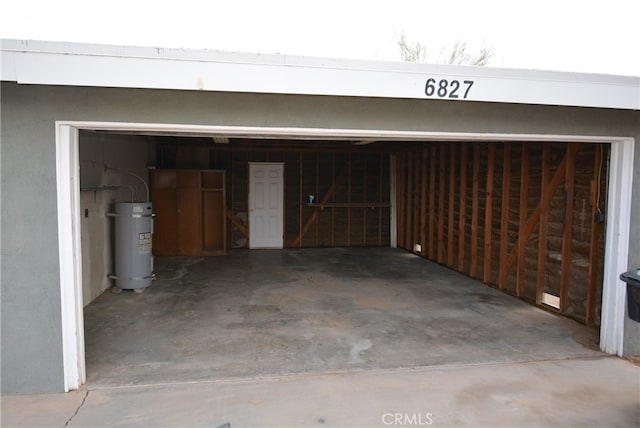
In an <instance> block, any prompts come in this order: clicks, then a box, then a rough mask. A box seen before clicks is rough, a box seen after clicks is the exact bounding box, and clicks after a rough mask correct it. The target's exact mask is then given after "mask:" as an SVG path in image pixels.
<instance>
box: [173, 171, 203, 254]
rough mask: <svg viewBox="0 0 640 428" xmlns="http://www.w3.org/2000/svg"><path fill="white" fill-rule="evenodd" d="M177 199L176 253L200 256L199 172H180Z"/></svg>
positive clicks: (200, 206) (200, 212) (200, 205)
mask: <svg viewBox="0 0 640 428" xmlns="http://www.w3.org/2000/svg"><path fill="white" fill-rule="evenodd" d="M177 197H178V201H177V204H178V218H177V229H178V251H179V253H180V254H184V255H190V256H197V255H200V253H201V252H202V204H201V196H200V171H196V170H194V171H180V173H179V174H178V193H177Z"/></svg>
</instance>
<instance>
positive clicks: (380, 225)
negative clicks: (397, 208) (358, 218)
mask: <svg viewBox="0 0 640 428" xmlns="http://www.w3.org/2000/svg"><path fill="white" fill-rule="evenodd" d="M378 171H379V173H378V200H379V201H380V202H382V198H383V196H382V189H383V188H382V177H384V174H383V171H384V156H383V155H382V153H380V167H379V169H378ZM378 245H382V210H378Z"/></svg>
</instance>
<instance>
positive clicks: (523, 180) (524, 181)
mask: <svg viewBox="0 0 640 428" xmlns="http://www.w3.org/2000/svg"><path fill="white" fill-rule="evenodd" d="M521 146H522V162H521V165H520V220H519V223H518V225H519V231H518V235H520V234H522V233H523V232H524V226H525V224H526V221H527V214H528V212H527V209H528V200H529V194H528V190H529V149H528V148H527V144H521ZM526 249H527V241H525V240H520V241H518V262H517V263H518V264H517V268H516V269H517V270H516V295H517V296H522V295H523V294H524V279H525V278H524V276H525V266H526V261H525V256H526Z"/></svg>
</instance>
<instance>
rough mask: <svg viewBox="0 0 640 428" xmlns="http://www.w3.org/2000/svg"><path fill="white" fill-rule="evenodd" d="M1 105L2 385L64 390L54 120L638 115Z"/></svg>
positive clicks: (592, 119)
mask: <svg viewBox="0 0 640 428" xmlns="http://www.w3.org/2000/svg"><path fill="white" fill-rule="evenodd" d="M1 106H2V112H1V119H2V125H1V140H2V146H1V153H0V155H1V178H2V208H1V209H2V213H1V214H2V220H1V221H2V243H1V244H2V247H1V252H2V254H1V256H2V289H1V292H2V306H1V308H0V309H1V312H2V341H1V347H2V355H1V360H2V392H3V393H29V392H53V391H62V390H63V373H62V343H61V341H62V334H61V325H60V322H61V321H60V284H59V269H58V231H57V207H56V174H55V135H54V123H55V121H56V120H93V121H117V122H147V123H174V124H200V125H246V126H282V127H313V128H347V129H349V128H351V129H388V130H408V131H437V132H447V131H450V132H453V131H455V132H482V133H487V132H490V133H536V134H572V135H576V134H580V135H612V136H631V137H634V138H636V141H637V140H638V139H640V112H637V111H616V110H603V109H592V108H570V107H547V106H527V105H508V104H492V103H477V102H462V101H439V100H404V99H377V98H352V97H326V96H301V95H271V94H261V95H258V94H246V93H242V94H241V93H217V92H197V91H192V92H190V91H168V90H135V89H109V88H89V87H86V88H84V87H53V86H28V85H17V84H15V83H9V82H3V83H2V92H1ZM639 160H640V150H636V164H639V163H638V161H639ZM635 183H636V184H635V185H634V193H633V194H634V198H633V211H632V216H633V218H640V217H639V216H640V169H636V175H635ZM611 197H612V198H613V197H615V195H611ZM639 238H640V224H638V223H637V222H634V224H632V236H631V248H630V254H631V260H630V266H640V242H638V241H639V240H640V239H639ZM628 324H630V323H628ZM636 324H637V323H636ZM638 326H640V324H638V325H628V326H627V334H626V335H627V342H626V346H627V349H626V350H625V351H627V353H630V354H633V353H640V339H639V338H640V333H638V332H640V329H638Z"/></svg>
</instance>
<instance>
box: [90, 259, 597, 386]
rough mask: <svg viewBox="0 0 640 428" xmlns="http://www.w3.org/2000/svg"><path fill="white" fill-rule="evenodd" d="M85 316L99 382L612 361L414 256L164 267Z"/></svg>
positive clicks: (512, 302) (514, 304)
mask: <svg viewBox="0 0 640 428" xmlns="http://www.w3.org/2000/svg"><path fill="white" fill-rule="evenodd" d="M156 272H157V277H158V279H157V281H155V282H154V284H153V285H152V286H151V287H150V288H148V289H147V290H146V291H145V292H144V293H143V294H135V293H132V292H123V293H121V294H112V293H108V292H107V293H104V294H103V295H102V296H100V297H99V298H98V299H97V300H96V301H94V302H93V303H91V304H90V305H89V306H88V307H87V308H86V310H85V338H86V339H85V340H86V364H87V375H88V376H87V377H88V384H89V385H90V386H122V385H148V384H158V383H167V382H185V381H187V382H189V381H205V380H221V379H227V380H228V379H247V378H260V377H265V376H282V375H290V374H303V373H316V374H317V373H336V372H343V371H353V370H371V369H390V368H407V367H425V366H441V365H459V364H483V363H495V362H519V361H535V360H547V359H562V358H575V357H593V356H600V355H601V354H600V352H599V351H598V350H597V345H596V342H597V339H598V337H597V336H598V334H597V331H596V330H595V329H588V328H585V327H583V326H581V325H579V324H577V323H576V322H574V321H571V320H568V319H564V318H561V317H558V316H555V315H553V314H550V313H547V312H545V311H543V310H540V309H538V308H535V307H532V306H531V305H528V304H526V303H523V302H521V301H519V300H517V299H515V298H512V297H510V296H507V295H505V294H503V293H502V292H499V291H496V290H494V289H492V288H490V287H487V286H485V285H483V284H481V283H479V282H477V281H474V280H471V279H469V278H466V277H465V276H462V275H459V274H457V273H455V272H453V271H451V270H449V269H446V268H444V267H441V266H439V265H436V264H433V263H430V262H428V261H426V260H424V259H421V258H419V257H416V256H414V255H412V254H410V253H407V252H405V251H402V250H392V249H388V248H385V249H371V248H361V249H318V250H316V249H314V250H308V249H305V250H286V251H269V250H267V251H252V252H249V251H232V252H230V254H229V255H228V256H226V257H217V258H215V257H214V258H206V259H205V258H184V257H171V258H169V257H163V258H158V259H157V260H156Z"/></svg>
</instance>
